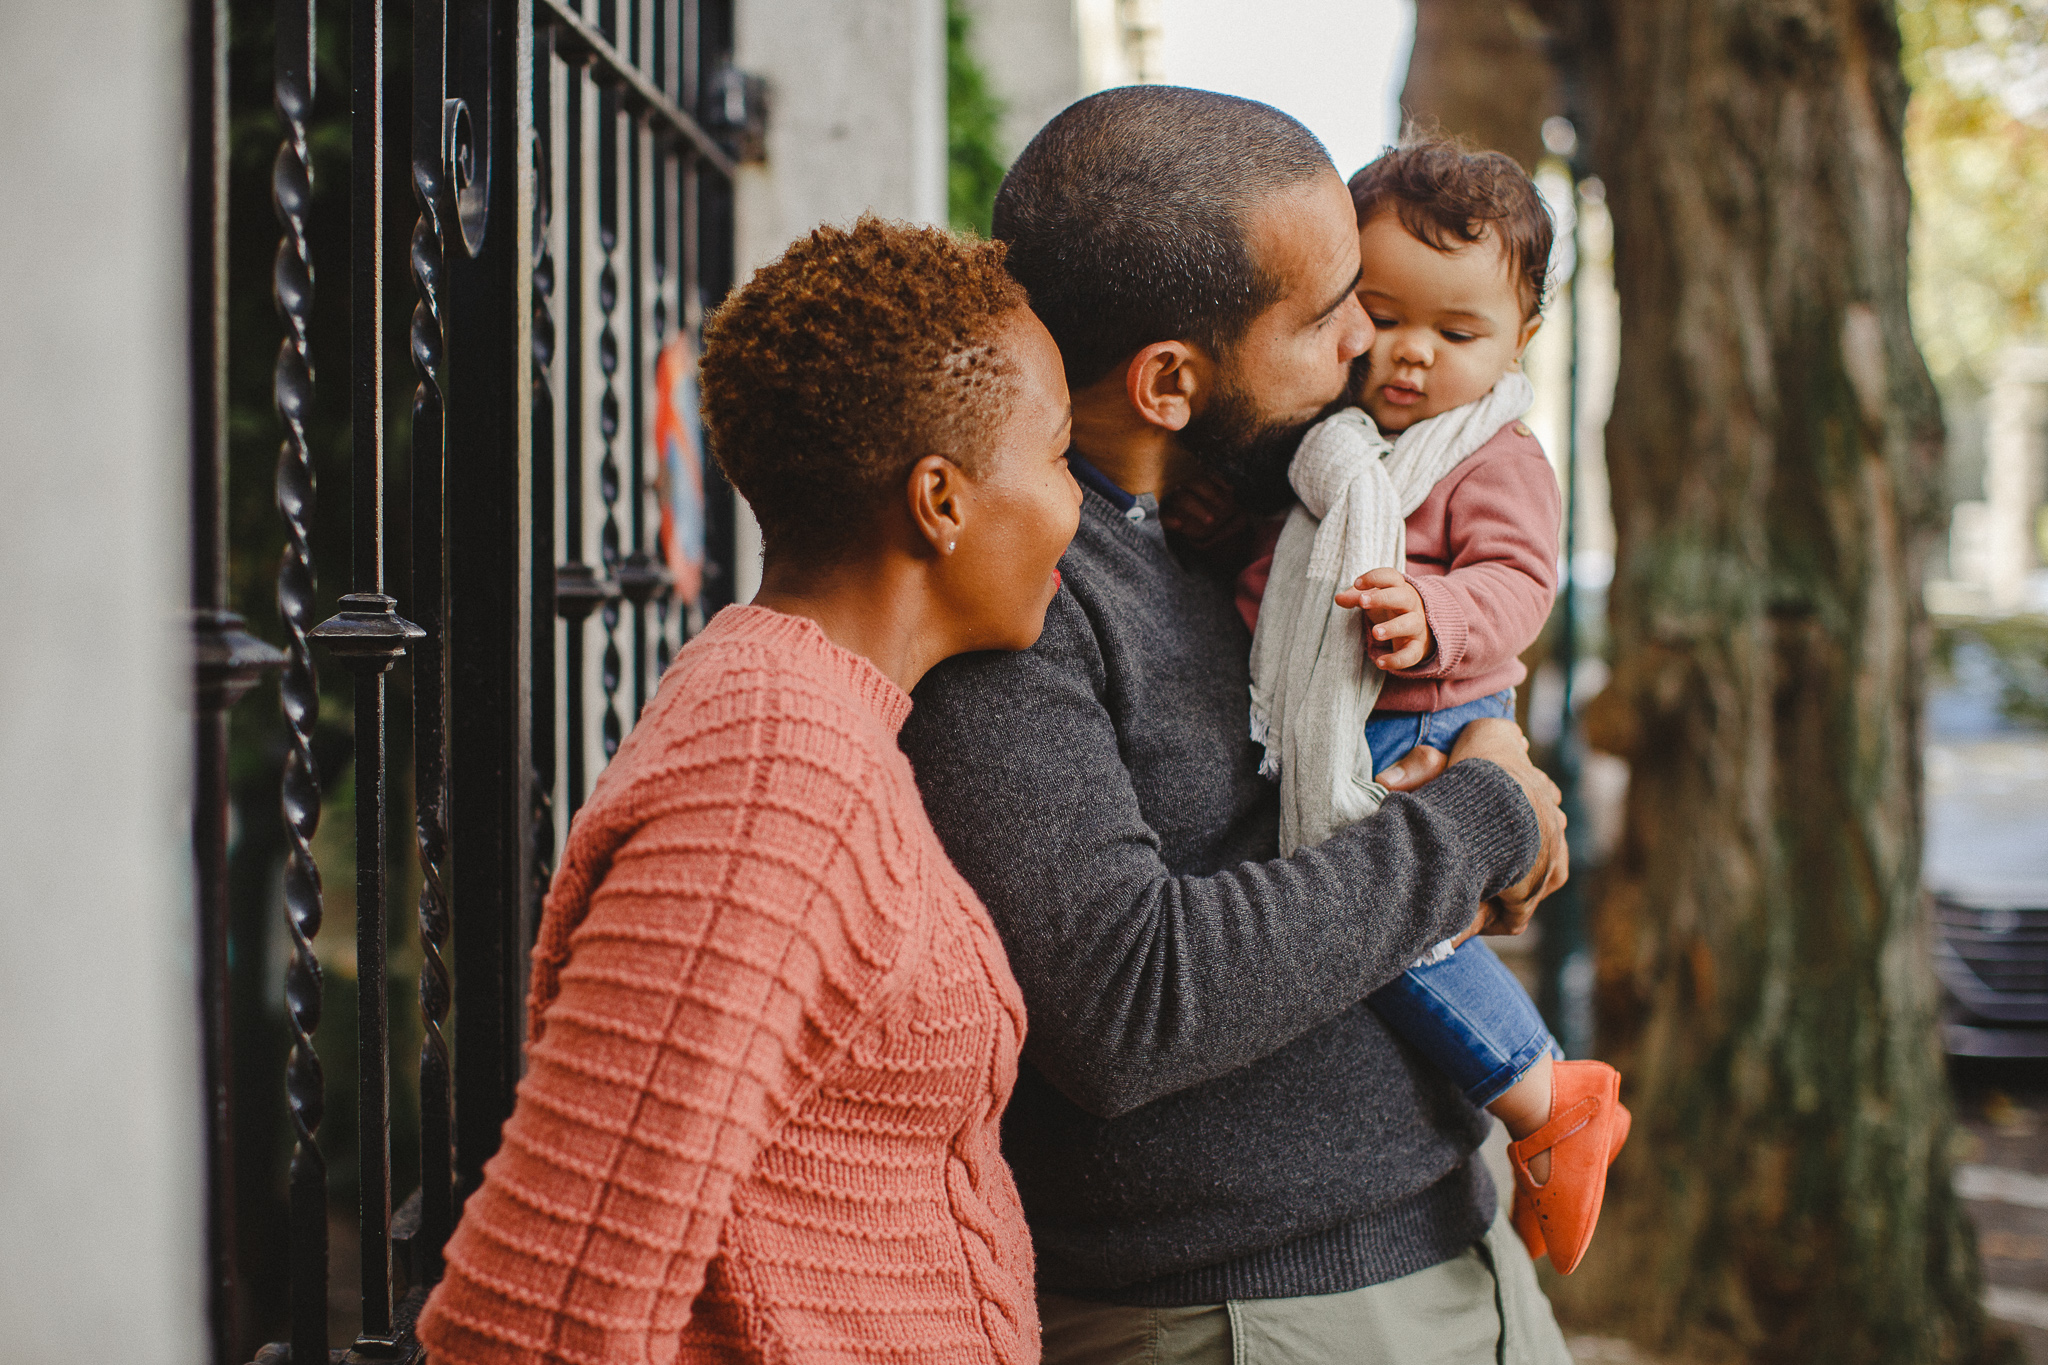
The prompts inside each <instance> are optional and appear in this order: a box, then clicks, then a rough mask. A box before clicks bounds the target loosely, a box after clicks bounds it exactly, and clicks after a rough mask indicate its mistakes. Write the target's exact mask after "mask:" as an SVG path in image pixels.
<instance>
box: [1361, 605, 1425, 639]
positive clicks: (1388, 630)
mask: <svg viewBox="0 0 2048 1365" xmlns="http://www.w3.org/2000/svg"><path fill="white" fill-rule="evenodd" d="M1422 629H1423V615H1422V613H1421V612H1419V611H1404V612H1402V613H1401V614H1400V615H1399V616H1396V617H1394V618H1393V619H1392V620H1388V621H1382V622H1380V623H1379V624H1378V625H1376V626H1374V627H1373V628H1372V638H1373V639H1375V640H1379V641H1387V640H1417V641H1420V640H1421V638H1422Z"/></svg>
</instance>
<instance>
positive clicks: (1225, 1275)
mask: <svg viewBox="0 0 2048 1365" xmlns="http://www.w3.org/2000/svg"><path fill="white" fill-rule="evenodd" d="M1493 1213H1494V1192H1493V1181H1492V1180H1491V1179H1490V1178H1489V1177H1488V1176H1487V1174H1486V1171H1485V1169H1484V1168H1483V1167H1482V1166H1481V1165H1480V1164H1479V1162H1478V1161H1477V1160H1472V1161H1467V1162H1466V1163H1465V1164H1464V1165H1462V1166H1459V1167H1458V1168H1457V1169H1456V1170H1454V1171H1452V1172H1451V1173H1450V1174H1449V1175H1447V1176H1445V1177H1444V1178H1443V1179H1441V1180H1439V1181H1437V1183H1436V1184H1434V1185H1432V1186H1430V1187H1429V1188H1428V1189H1426V1190H1423V1191H1421V1192H1419V1193H1417V1194H1414V1195H1411V1196H1410V1197H1408V1198H1407V1199H1404V1200H1402V1201H1401V1202H1399V1203H1397V1204H1394V1205H1392V1206H1391V1207H1389V1208H1385V1209H1381V1210H1379V1211H1378V1212H1376V1213H1373V1214H1371V1215H1369V1216H1368V1217H1365V1218H1361V1219H1358V1220H1357V1221H1356V1222H1351V1223H1345V1224H1343V1225H1342V1226H1339V1227H1334V1228H1330V1229H1328V1230H1327V1231H1324V1232H1317V1233H1311V1234H1310V1235H1309V1236H1307V1237H1301V1238H1297V1239H1296V1240H1294V1241H1292V1242H1288V1243H1286V1244H1285V1245H1282V1246H1277V1247H1272V1248H1270V1249H1268V1250H1265V1251H1259V1252H1254V1253H1253V1254H1251V1255H1249V1256H1245V1257H1242V1258H1240V1259H1238V1260H1235V1261H1226V1262H1225V1263H1224V1264H1222V1265H1216V1266H1205V1267H1203V1268H1202V1269H1200V1270H1189V1271H1184V1272H1181V1273H1179V1274H1175V1275H1162V1276H1160V1277H1159V1278H1158V1279H1156V1280H1147V1281H1146V1282H1144V1283H1143V1284H1135V1285H1130V1286H1127V1287H1125V1288H1122V1289H1116V1290H1110V1291H1107V1292H1104V1293H1100V1294H1088V1293H1082V1294H1079V1295H1076V1297H1083V1298H1098V1299H1101V1300H1103V1301H1106V1302H1110V1303H1119V1304H1127V1305H1130V1306H1132V1307H1136V1308H1186V1307H1191V1306H1194V1305H1197V1304H1212V1303H1223V1302H1226V1301H1228V1300H1230V1299H1289V1298H1297V1297H1300V1296H1302V1295H1307V1294H1342V1293H1345V1292H1347V1291H1349V1290H1353V1289H1363V1288H1365V1287H1366V1286H1367V1285H1374V1284H1384V1283H1386V1282H1387V1281H1388V1280H1398V1279H1400V1278H1401V1277H1402V1276H1403V1275H1412V1274H1414V1273H1415V1272H1416V1271H1418V1270H1427V1269H1429V1268H1430V1267H1431V1266H1433V1265H1442V1264H1443V1263H1444V1262H1445V1261H1448V1260H1450V1259H1451V1258H1452V1257H1454V1256H1458V1255H1461V1254H1463V1252H1464V1251H1465V1249H1466V1248H1467V1247H1469V1246H1471V1245H1472V1244H1473V1243H1474V1242H1476V1241H1478V1240H1479V1239H1480V1238H1481V1237H1482V1236H1484V1235H1485V1233H1486V1228H1487V1225H1488V1224H1489V1223H1491V1222H1492V1220H1493ZM1059 1292H1061V1293H1065V1294H1072V1293H1074V1291H1072V1290H1061V1291H1059Z"/></svg>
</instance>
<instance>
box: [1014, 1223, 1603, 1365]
mask: <svg viewBox="0 0 2048 1365" xmlns="http://www.w3.org/2000/svg"><path fill="white" fill-rule="evenodd" d="M1038 1315H1039V1320H1040V1324H1041V1326H1042V1327H1043V1330H1044V1333H1045V1365H1571V1360H1572V1357H1571V1353H1570V1352H1569V1351H1568V1350H1566V1349H1565V1344H1564V1334H1563V1333H1562V1332H1560V1331H1558V1328H1557V1319H1556V1318H1554V1317H1553V1316H1551V1312H1550V1300H1548V1299H1546V1298H1545V1297H1544V1296H1543V1291H1542V1289H1541V1288H1539V1287H1538V1286H1537V1284H1536V1268H1535V1267H1534V1266H1533V1265H1531V1264H1530V1263H1529V1253H1528V1252H1526V1251H1524V1250H1523V1249H1522V1242H1521V1239H1520V1238H1519V1237H1517V1236H1515V1233H1514V1230H1513V1229H1512V1228H1510V1227H1509V1226H1508V1221H1507V1218H1506V1217H1505V1216H1499V1217H1496V1218H1495V1219H1494V1220H1493V1226H1492V1227H1490V1228H1488V1229H1487V1231H1486V1236H1485V1237H1484V1238H1482V1239H1481V1240H1480V1241H1478V1242H1476V1243H1474V1244H1473V1246H1472V1248H1471V1249H1470V1250H1468V1251H1466V1252H1465V1253H1464V1254H1463V1255H1462V1256H1457V1257H1453V1258H1452V1259H1451V1260H1448V1261H1446V1262H1444V1263H1443V1264H1442V1265H1436V1266H1431V1267H1430V1268H1429V1269H1427V1270H1418V1271H1416V1272H1415V1273H1414V1274H1413V1275H1404V1276H1402V1277H1401V1278H1400V1279H1398V1280H1389V1281H1387V1282H1386V1283H1385V1284H1375V1285H1368V1286H1367V1287H1365V1288H1364V1289H1353V1290H1350V1291H1348V1292H1346V1293H1342V1294H1315V1295H1310V1296H1307V1297H1304V1298H1298V1299H1233V1300H1231V1301H1230V1302H1229V1303H1220V1304H1206V1305H1201V1306H1197V1307H1193V1308H1126V1307H1123V1306H1121V1305H1118V1304H1106V1303H1089V1302H1086V1301H1085V1300H1081V1299H1070V1298H1067V1297H1065V1296H1064V1295H1060V1294H1041V1295H1039V1298H1038Z"/></svg>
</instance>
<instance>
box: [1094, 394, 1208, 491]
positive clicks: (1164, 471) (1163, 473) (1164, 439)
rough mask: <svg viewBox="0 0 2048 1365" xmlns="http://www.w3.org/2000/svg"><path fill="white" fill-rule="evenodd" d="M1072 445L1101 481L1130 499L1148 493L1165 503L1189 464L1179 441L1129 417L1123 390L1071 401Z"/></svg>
mask: <svg viewBox="0 0 2048 1365" xmlns="http://www.w3.org/2000/svg"><path fill="white" fill-rule="evenodd" d="M1097 388H1098V389H1100V388H1102V386H1099V385H1098V386H1097ZM1073 444H1074V449H1075V450H1076V451H1078V452H1079V453H1080V455H1081V457H1082V458H1083V459H1085V460H1087V461H1088V463H1089V464H1092V465H1094V466H1095V467H1096V468H1097V469H1099V470H1101V471H1102V474H1103V477H1105V478H1107V479H1108V480H1109V481H1110V482H1111V483H1113V484H1115V485H1116V486H1117V487H1118V488H1121V489H1123V490H1124V492H1126V493H1129V494H1131V495H1132V496H1133V497H1142V496H1143V495H1145V494H1147V493H1150V494H1151V495H1152V496H1154V497H1155V498H1161V499H1163V498H1165V496H1166V495H1167V494H1168V493H1171V492H1172V491H1173V490H1174V489H1175V488H1177V487H1179V486H1180V484H1181V483H1182V482H1183V481H1184V479H1185V478H1186V475H1185V473H1184V472H1183V471H1184V470H1185V469H1186V467H1187V465H1188V458H1187V455H1186V453H1185V452H1183V451H1182V450H1181V448H1180V441H1179V438H1178V437H1177V435H1176V434H1175V433H1174V432H1171V431H1168V430H1166V429H1165V428H1164V427H1158V426H1154V425H1153V424H1151V423H1150V422H1147V421H1145V420H1144V419H1143V418H1142V417H1139V416H1138V415H1137V413H1135V412H1133V411H1132V410H1131V405H1130V403H1129V401H1128V400H1127V399H1125V397H1124V394H1123V387H1122V385H1121V384H1118V385H1116V386H1115V387H1114V388H1113V389H1110V390H1108V391H1105V392H1097V391H1096V390H1083V391H1082V392H1080V393H1077V394H1075V395H1074V441H1073Z"/></svg>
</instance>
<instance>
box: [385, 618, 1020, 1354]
mask: <svg viewBox="0 0 2048 1365" xmlns="http://www.w3.org/2000/svg"><path fill="white" fill-rule="evenodd" d="M909 712H910V698H908V697H907V696H905V695H904V694H903V692H902V691H901V690H900V689H898V688H897V687H896V686H895V685H894V684H893V683H891V682H890V681H889V680H888V679H887V678H885V677H884V676H882V674H881V673H879V672H877V671H876V669H875V668H874V667H873V665H871V664H870V663H868V661H867V660H866V659H863V658H860V657H859V656H857V655H854V654H850V653H848V652H847V651H846V650H843V649H841V648H839V647H838V646H837V645H835V644H833V643H832V642H831V641H830V640H828V639H826V637H825V634H824V632H823V631H822V630H820V629H819V628H818V626H817V625H816V624H815V623H813V622H811V621H807V620H802V619H800V618H797V617H794V616H785V615H782V614H780V613H778V612H773V611H768V610H765V609H763V608H760V607H728V608H726V609H725V610H724V611H723V612H720V613H719V615H718V617H717V618H716V619H715V620H713V621H712V622H711V625H710V626H709V628H708V629H706V630H705V631H704V633H703V634H702V635H700V636H698V637H697V638H696V639H695V640H693V641H691V642H690V644H689V645H688V646H686V647H685V648H684V649H683V651H682V653H681V654H680V655H679V656H677V659H676V662H675V665H674V667H672V668H670V669H669V671H668V676H667V677H666V678H664V679H663V680H662V685H661V690H660V691H659V692H658V693H657V694H656V695H655V698H654V700H653V701H652V702H650V703H649V704H648V707H647V710H646V713H645V714H644V715H643V716H642V717H641V719H640V723H639V725H638V726H636V727H635V728H634V730H633V733H632V734H631V735H629V736H627V738H626V742H625V743H624V744H623V745H622V746H621V747H620V749H619V753H618V756H617V757H616V758H615V759H614V760H613V761H612V764H611V766H610V767H608V768H606V769H605V770H604V774H603V775H602V776H601V777H600V778H599V779H598V781H597V784H596V788H595V789H594V790H593V791H592V792H591V794H590V801H589V804H587V805H585V806H584V807H583V810H582V812H581V813H580V814H579V815H578V816H577V817H576V822H575V825H574V827H573V828H572V829H571V830H570V832H569V840H568V847H567V848H566V849H565V850H564V855H563V859H562V866H561V870H560V871H559V872H557V873H556V874H555V883H554V887H553V889H552V890H551V891H550V892H549V893H548V901H547V911H546V914H545V916H544V918H543V920H542V923H541V931H540V942H539V943H538V944H537V945H536V946H535V948H534V953H533V995H532V999H531V1002H530V1003H529V1006H528V1009H529V1011H530V1018H531V1020H532V1041H531V1043H530V1045H529V1050H528V1069H527V1073H526V1077H525V1079H524V1080H522V1081H521V1082H520V1083H519V1102H518V1105H517V1107H516V1108H515V1109H514V1110H513V1113H512V1117H511V1119H510V1121H509V1122H507V1123H506V1124H505V1130H504V1131H505V1137H504V1146H503V1147H502V1148H501V1149H500V1150H499V1152H498V1154H497V1155H496V1156H494V1157H492V1158H491V1160H490V1161H489V1162H488V1163H487V1164H486V1165H485V1167H484V1180H483V1186H482V1188H480V1189H479V1190H477V1191H476V1192H475V1193H474V1194H472V1195H471V1196H470V1197H469V1203H468V1205H467V1207H466V1208H465V1209H464V1210H463V1214H462V1223H461V1226H459V1227H458V1228H457V1229H456V1230H455V1236H454V1239H453V1240H452V1241H450V1242H449V1244H448V1274H447V1278H446V1279H444V1280H442V1282H441V1283H440V1285H439V1286H438V1287H437V1288H436V1289H435V1290H434V1292H433V1294H432V1296H431V1297H429V1299H428V1300H427V1306H426V1311H425V1313H424V1314H423V1315H422V1316H421V1318H420V1326H419V1333H420V1339H421V1340H422V1341H424V1342H425V1343H426V1344H427V1346H428V1348H429V1349H430V1351H431V1352H432V1355H433V1359H434V1362H435V1365H570V1363H573V1365H690V1363H691V1362H703V1363H704V1365H709V1363H710V1362H726V1361H749V1362H756V1365H789V1363H791V1362H808V1361H825V1360H831V1361H839V1362H857V1361H871V1362H876V1365H919V1363H920V1362H922V1365H1032V1362H1035V1361H1036V1360H1037V1359H1038V1354H1039V1348H1038V1313H1037V1309H1036V1305H1035V1303H1034V1301H1033V1297H1032V1258H1031V1239H1030V1234H1029V1233H1028V1232H1027V1231H1026V1230H1025V1227H1024V1210H1023V1207H1022V1205H1021V1204H1019V1203H1018V1200H1017V1190H1016V1187H1015V1186H1014V1185H1013V1184H1012V1183H1011V1181H1010V1171H1009V1167H1008V1166H1006V1165H1005V1164H1004V1163H1003V1157H1002V1152H1001V1150H1000V1121H1001V1115H1002V1112H1003V1105H1004V1103H1005V1101H1007V1100H1008V1099H1009V1096H1010V1088H1011V1086H1012V1085H1013V1084H1014V1083H1015V1080H1016V1076H1017V1052H1018V1048H1019V1046H1020V1045H1021V1043H1022V1041H1023V1034H1024V1004H1023V1000H1022V998H1021V997H1020V996H1019V995H1018V992H1017V986H1016V983H1015V982H1014V981H1013V980H1012V979H1011V977H1010V969H1009V966H1008V963H1007V961H1006V959H1005V958H1004V956H1003V948H1002V944H1001V942H1000V941H999V940H998V939H997V938H996V932H995V926H994V925H993V924H992V923H991V922H990V921H989V918H988V914H987V912H986V911H984V910H983V909H982V906H981V902H980V901H979V900H977V899H976V897H975V895H974V892H973V891H972V890H970V889H969V888H968V886H967V883H966V882H964V881H962V880H961V878H960V875H959V874H958V873H957V872H955V871H954V870H953V865H952V863H951V862H950V861H948V860H947V857H946V854H945V851H944V850H943V849H942V848H940V846H939V841H938V838H937V836H935V835H934V834H933V833H932V827H931V823H930V821H928V820H927V819H926V818H925V813H924V806H923V805H922V803H921V802H920V801H919V799H918V792H917V785H916V783H915V781H914V780H913V778H912V776H911V771H910V763H909V761H908V760H907V759H905V758H904V757H903V754H902V753H901V751H899V750H898V749H897V747H896V732H897V730H898V728H899V727H900V726H901V725H902V724H903V719H904V717H905V716H906V715H908V714H909Z"/></svg>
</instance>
